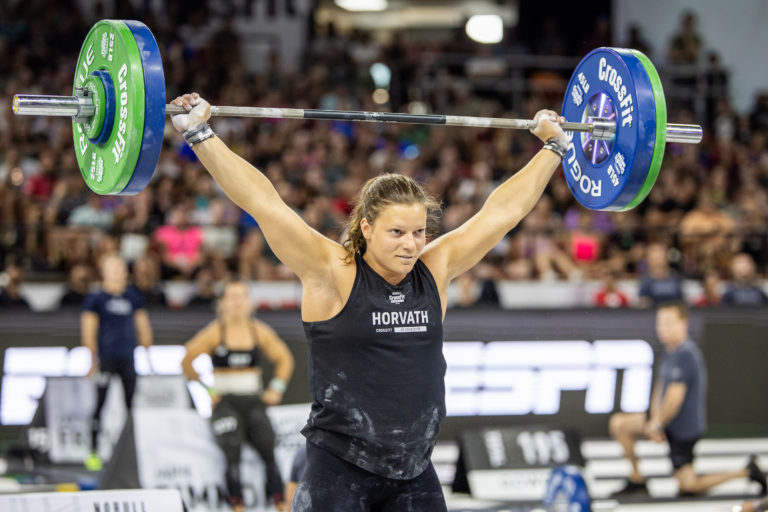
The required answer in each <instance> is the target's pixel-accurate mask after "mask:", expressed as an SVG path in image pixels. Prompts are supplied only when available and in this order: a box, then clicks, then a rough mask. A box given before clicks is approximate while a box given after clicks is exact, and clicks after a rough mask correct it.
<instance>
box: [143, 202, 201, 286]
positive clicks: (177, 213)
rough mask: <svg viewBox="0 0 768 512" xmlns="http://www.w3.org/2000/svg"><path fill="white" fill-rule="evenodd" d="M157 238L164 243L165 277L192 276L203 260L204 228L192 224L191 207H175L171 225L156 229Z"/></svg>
mask: <svg viewBox="0 0 768 512" xmlns="http://www.w3.org/2000/svg"><path fill="white" fill-rule="evenodd" d="M154 238H155V240H156V241H157V243H158V244H159V245H160V254H161V258H162V260H161V261H162V277H163V279H171V278H182V279H187V280H188V279H190V278H191V277H192V274H193V273H194V271H195V270H196V269H197V267H199V266H200V264H201V263H202V258H203V252H202V245H203V230H202V228H201V227H200V226H195V225H192V224H190V211H189V206H188V205H187V204H185V203H182V204H178V205H176V206H174V207H172V208H171V210H170V211H169V212H168V222H167V224H165V225H163V226H160V227H159V228H157V230H155V233H154Z"/></svg>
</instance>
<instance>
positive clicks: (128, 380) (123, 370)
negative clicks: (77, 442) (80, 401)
mask: <svg viewBox="0 0 768 512" xmlns="http://www.w3.org/2000/svg"><path fill="white" fill-rule="evenodd" d="M112 375H119V376H120V380H121V381H122V383H123V397H124V398H125V408H126V409H127V410H128V411H130V410H131V406H132V405H133V393H134V391H136V367H135V366H134V362H133V358H130V359H122V360H120V359H118V360H114V361H110V360H102V361H99V373H98V375H96V408H95V409H94V410H93V417H92V418H91V451H94V452H97V451H98V446H97V445H96V443H97V442H98V438H99V429H100V428H101V410H102V409H103V408H104V403H105V402H106V401H107V391H109V383H110V382H111V381H112Z"/></svg>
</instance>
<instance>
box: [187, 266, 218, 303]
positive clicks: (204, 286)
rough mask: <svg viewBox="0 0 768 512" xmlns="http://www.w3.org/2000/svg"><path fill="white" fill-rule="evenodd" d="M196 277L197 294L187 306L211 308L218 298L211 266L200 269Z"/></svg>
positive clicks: (195, 293)
mask: <svg viewBox="0 0 768 512" xmlns="http://www.w3.org/2000/svg"><path fill="white" fill-rule="evenodd" d="M194 277H195V292H194V295H192V298H191V299H189V302H187V306H188V307H204V308H211V307H212V306H213V304H214V303H215V302H216V298H217V296H218V294H217V293H216V280H215V278H214V275H213V269H212V268H211V267H209V266H203V267H200V268H199V269H197V272H196V273H195V276H194Z"/></svg>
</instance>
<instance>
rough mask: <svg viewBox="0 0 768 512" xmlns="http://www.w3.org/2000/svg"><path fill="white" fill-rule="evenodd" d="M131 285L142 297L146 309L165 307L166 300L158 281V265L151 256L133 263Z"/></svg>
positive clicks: (160, 282)
mask: <svg viewBox="0 0 768 512" xmlns="http://www.w3.org/2000/svg"><path fill="white" fill-rule="evenodd" d="M133 283H134V284H135V285H136V288H137V289H138V290H139V292H141V295H142V297H144V302H145V303H146V305H147V307H149V308H153V307H165V306H167V305H168V300H167V298H166V296H165V291H164V290H163V283H162V281H160V264H159V262H158V261H157V259H156V258H155V257H154V256H152V255H149V254H148V255H146V256H142V257H141V258H139V259H137V260H136V261H134V262H133Z"/></svg>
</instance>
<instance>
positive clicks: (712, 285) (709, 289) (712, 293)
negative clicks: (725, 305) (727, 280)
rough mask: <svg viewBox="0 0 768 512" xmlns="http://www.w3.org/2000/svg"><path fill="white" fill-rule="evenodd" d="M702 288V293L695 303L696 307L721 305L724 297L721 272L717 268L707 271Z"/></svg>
mask: <svg viewBox="0 0 768 512" xmlns="http://www.w3.org/2000/svg"><path fill="white" fill-rule="evenodd" d="M701 288H702V291H701V295H699V296H698V298H696V300H695V301H694V303H693V304H694V305H695V306H696V307H699V308H703V307H712V306H719V305H720V303H721V302H722V300H723V297H722V290H721V288H722V283H721V281H720V273H719V272H717V271H716V270H710V271H709V272H707V273H706V274H705V275H704V279H702V283H701Z"/></svg>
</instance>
